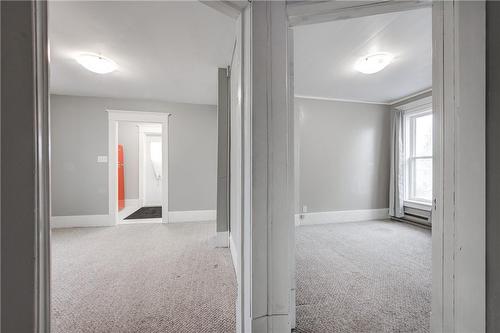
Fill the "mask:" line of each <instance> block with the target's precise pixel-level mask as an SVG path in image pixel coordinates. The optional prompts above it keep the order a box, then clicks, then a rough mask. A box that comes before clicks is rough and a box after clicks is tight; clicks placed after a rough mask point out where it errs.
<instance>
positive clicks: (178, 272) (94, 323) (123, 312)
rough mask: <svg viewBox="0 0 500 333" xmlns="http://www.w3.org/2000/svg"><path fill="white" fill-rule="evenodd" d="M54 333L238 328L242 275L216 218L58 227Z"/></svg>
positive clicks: (54, 247)
mask: <svg viewBox="0 0 500 333" xmlns="http://www.w3.org/2000/svg"><path fill="white" fill-rule="evenodd" d="M52 258H53V261H52V269H53V270H52V292H53V294H52V309H53V311H52V332H54V333H67V332H72V333H84V332H96V333H99V332H120V333H126V332H130V333H132V332H148V333H153V332H179V333H182V332H185V333H188V332H193V333H194V332H196V333H197V332H214V333H215V332H217V333H219V332H220V333H225V332H234V331H235V302H236V279H235V274H234V268H233V264H232V262H231V255H230V253H229V249H221V248H215V223H213V222H199V223H182V224H169V225H162V224H130V225H119V226H116V227H109V228H106V227H105V228H71V229H55V230H53V231H52Z"/></svg>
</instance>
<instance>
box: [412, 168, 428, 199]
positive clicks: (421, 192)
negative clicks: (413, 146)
mask: <svg viewBox="0 0 500 333" xmlns="http://www.w3.org/2000/svg"><path fill="white" fill-rule="evenodd" d="M414 195H415V199H420V200H421V199H424V200H427V201H431V200H432V159H431V158H419V159H416V160H415V193H414Z"/></svg>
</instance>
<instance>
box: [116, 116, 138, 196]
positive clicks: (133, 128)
mask: <svg viewBox="0 0 500 333" xmlns="http://www.w3.org/2000/svg"><path fill="white" fill-rule="evenodd" d="M138 125H139V123H134V122H119V123H118V144H121V145H123V166H124V171H125V199H139V127H138Z"/></svg>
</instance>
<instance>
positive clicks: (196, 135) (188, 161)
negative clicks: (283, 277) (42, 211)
mask: <svg viewBox="0 0 500 333" xmlns="http://www.w3.org/2000/svg"><path fill="white" fill-rule="evenodd" d="M106 109H115V110H117V109H118V110H134V111H149V112H169V113H171V114H172V116H171V117H170V123H169V175H168V177H169V210H171V211H182V210H205V209H216V180H217V170H216V166H217V112H216V107H215V106H213V105H196V104H183V103H167V102H160V101H147V100H133V99H114V98H98V97H77V96H62V95H51V109H50V112H51V126H52V128H51V130H52V133H51V145H52V154H51V155H52V161H51V163H52V164H51V167H52V179H51V181H52V215H53V216H65V215H92V214H107V213H108V165H107V164H106V163H97V156H98V155H107V154H108V115H107V113H106Z"/></svg>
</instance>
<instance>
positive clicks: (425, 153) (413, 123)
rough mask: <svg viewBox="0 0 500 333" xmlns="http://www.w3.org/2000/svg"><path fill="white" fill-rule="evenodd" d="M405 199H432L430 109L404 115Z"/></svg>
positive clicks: (427, 201)
mask: <svg viewBox="0 0 500 333" xmlns="http://www.w3.org/2000/svg"><path fill="white" fill-rule="evenodd" d="M405 118H406V121H405V122H406V126H405V130H406V136H405V138H406V140H405V141H406V145H405V146H406V149H405V150H406V162H407V163H406V177H405V178H406V200H407V201H414V202H420V203H424V204H430V203H431V201H432V110H426V111H423V112H417V113H410V114H408V115H406V117H405Z"/></svg>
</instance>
